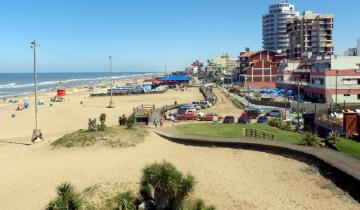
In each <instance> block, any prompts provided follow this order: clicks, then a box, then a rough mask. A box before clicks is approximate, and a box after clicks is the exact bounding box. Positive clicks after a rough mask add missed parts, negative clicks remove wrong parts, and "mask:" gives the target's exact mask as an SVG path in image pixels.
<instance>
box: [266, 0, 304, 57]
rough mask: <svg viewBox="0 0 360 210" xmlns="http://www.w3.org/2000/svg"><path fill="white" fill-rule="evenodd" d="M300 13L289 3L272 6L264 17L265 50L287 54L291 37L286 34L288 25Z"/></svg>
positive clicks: (283, 2)
mask: <svg viewBox="0 0 360 210" xmlns="http://www.w3.org/2000/svg"><path fill="white" fill-rule="evenodd" d="M297 15H298V13H297V12H295V6H294V5H293V4H290V3H288V2H287V1H284V0H282V1H280V3H277V4H273V5H270V7H269V13H268V14H265V15H263V17H262V19H263V20H262V21H263V23H262V25H263V27H262V28H263V29H262V30H263V48H264V50H271V51H275V52H278V53H279V52H280V53H281V54H286V50H287V48H288V45H289V37H288V34H287V33H286V24H287V22H288V21H290V20H292V19H293V18H294V17H295V16H297Z"/></svg>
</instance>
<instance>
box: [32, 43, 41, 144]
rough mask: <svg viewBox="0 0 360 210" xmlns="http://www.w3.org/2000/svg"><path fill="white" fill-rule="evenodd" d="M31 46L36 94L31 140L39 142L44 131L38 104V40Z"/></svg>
mask: <svg viewBox="0 0 360 210" xmlns="http://www.w3.org/2000/svg"><path fill="white" fill-rule="evenodd" d="M30 44H31V46H30V47H31V48H32V49H33V53H34V56H33V57H34V94H35V104H34V106H35V129H34V130H33V134H32V137H31V141H32V142H33V143H37V142H40V141H42V133H41V130H40V128H39V117H38V104H37V102H38V101H37V73H36V41H35V40H34V41H33V42H31V43H30Z"/></svg>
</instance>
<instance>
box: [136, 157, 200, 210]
mask: <svg viewBox="0 0 360 210" xmlns="http://www.w3.org/2000/svg"><path fill="white" fill-rule="evenodd" d="M194 186H195V178H194V177H193V176H192V175H187V176H184V175H183V174H182V173H181V172H179V171H178V170H177V169H176V168H175V166H173V165H172V164H171V163H168V162H166V161H164V162H163V163H154V164H151V165H149V166H147V167H145V169H144V170H143V176H142V179H141V188H140V189H142V191H140V194H144V193H145V194H147V196H150V197H151V199H152V200H154V202H155V206H156V210H165V209H172V210H177V209H180V207H181V205H182V203H183V201H184V199H185V198H186V197H187V196H188V195H189V193H191V192H192V191H193V189H194ZM152 192H153V193H152ZM149 194H150V195H149Z"/></svg>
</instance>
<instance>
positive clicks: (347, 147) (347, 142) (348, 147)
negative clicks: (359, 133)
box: [335, 138, 360, 159]
mask: <svg viewBox="0 0 360 210" xmlns="http://www.w3.org/2000/svg"><path fill="white" fill-rule="evenodd" d="M335 148H336V149H337V150H338V151H340V152H343V153H347V154H349V155H351V156H354V157H356V158H358V159H360V142H357V141H354V140H351V139H345V138H340V141H337V142H336V144H335Z"/></svg>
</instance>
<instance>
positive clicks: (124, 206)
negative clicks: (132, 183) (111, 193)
mask: <svg viewBox="0 0 360 210" xmlns="http://www.w3.org/2000/svg"><path fill="white" fill-rule="evenodd" d="M136 199H137V198H136V196H135V195H133V193H132V192H131V191H127V192H123V193H118V194H117V195H116V196H115V197H113V198H111V199H108V200H106V203H105V206H106V207H107V209H116V210H135V209H136Z"/></svg>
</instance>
